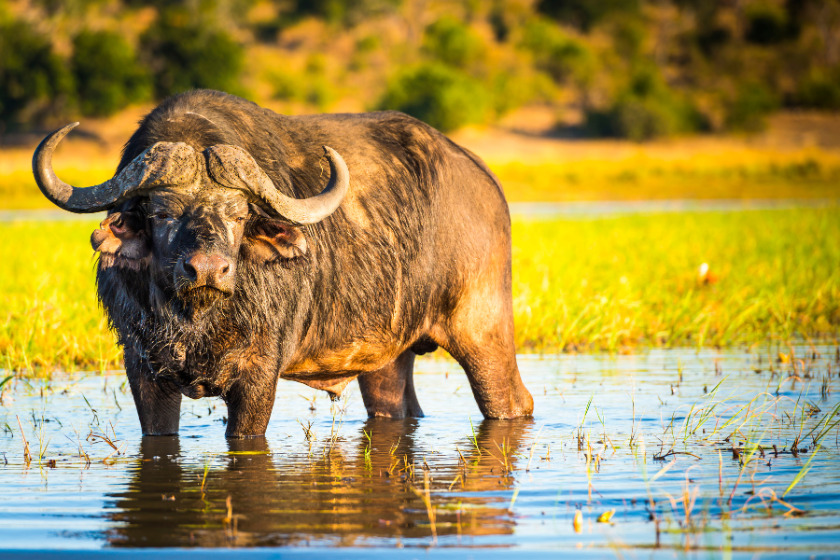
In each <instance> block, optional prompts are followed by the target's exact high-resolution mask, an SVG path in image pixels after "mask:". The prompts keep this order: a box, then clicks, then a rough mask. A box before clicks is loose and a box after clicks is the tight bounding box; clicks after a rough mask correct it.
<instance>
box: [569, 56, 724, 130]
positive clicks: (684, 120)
mask: <svg viewBox="0 0 840 560" xmlns="http://www.w3.org/2000/svg"><path fill="white" fill-rule="evenodd" d="M585 116H586V124H585V127H586V129H587V131H588V132H589V133H590V134H592V135H594V136H613V137H617V138H627V139H630V140H635V141H637V142H640V141H642V140H650V139H652V138H658V137H662V136H671V135H673V134H678V133H686V132H696V131H699V130H704V129H706V128H707V127H708V123H707V122H706V120H705V119H704V118H703V117H702V115H701V114H700V113H699V112H698V111H697V110H696V108H695V107H694V106H693V105H692V104H691V103H690V102H689V101H688V100H687V99H685V98H683V97H682V96H680V95H678V94H676V93H675V92H674V91H673V90H671V89H670V88H669V87H668V86H667V85H666V84H665V82H664V81H663V80H662V78H661V76H660V75H659V74H658V72H656V71H654V70H652V69H643V70H638V71H637V72H636V73H635V74H634V75H633V77H632V79H631V81H630V83H629V84H628V86H627V87H626V88H625V89H624V90H623V91H622V92H621V93H620V94H619V95H618V96H617V97H616V100H615V101H614V102H613V104H612V105H610V106H609V107H608V108H607V109H606V110H597V109H588V110H587V111H586V115H585Z"/></svg>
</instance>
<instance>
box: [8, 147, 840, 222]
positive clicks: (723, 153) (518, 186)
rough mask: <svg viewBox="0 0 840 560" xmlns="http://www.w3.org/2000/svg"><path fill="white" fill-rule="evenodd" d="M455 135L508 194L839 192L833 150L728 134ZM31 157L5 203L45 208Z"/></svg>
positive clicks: (84, 157) (90, 166) (105, 171)
mask: <svg viewBox="0 0 840 560" xmlns="http://www.w3.org/2000/svg"><path fill="white" fill-rule="evenodd" d="M126 136H127V134H126ZM458 140H459V141H460V142H462V143H463V144H464V145H465V146H467V147H468V148H470V149H472V150H473V151H475V152H476V153H478V154H480V155H482V157H484V158H485V159H486V160H487V162H488V163H489V165H490V166H491V168H492V169H493V170H494V171H495V172H496V174H497V175H498V176H499V178H500V180H501V182H502V185H504V188H505V194H506V196H507V198H508V200H510V201H511V202H518V201H528V202H531V201H540V202H555V201H556V202H564V201H579V200H650V199H723V198H726V199H756V198H762V199H764V198H810V199H814V198H819V199H832V200H840V152H838V151H837V150H829V149H821V148H796V149H790V148H786V149H781V148H771V147H756V146H750V145H748V144H746V143H744V142H739V141H736V140H733V139H732V138H726V137H721V138H713V139H699V140H698V139H686V140H683V141H675V142H663V143H651V144H632V143H628V142H567V141H557V140H549V139H537V140H528V139H527V138H523V137H522V136H521V135H519V136H512V135H505V134H481V135H478V136H477V137H472V136H469V135H464V137H463V138H458ZM31 158H32V149H23V148H16V149H8V150H3V151H2V152H0V206H2V208H3V209H34V208H53V206H52V205H51V204H50V202H49V201H48V200H47V199H46V198H44V197H43V195H41V192H40V191H39V190H38V188H37V187H36V186H35V183H34V180H33V179H32V170H31V163H30V161H31ZM118 159H119V147H118V144H114V145H109V146H108V147H101V146H96V145H93V144H91V143H88V142H72V141H70V142H68V145H67V146H62V148H61V149H60V150H59V152H58V153H57V154H56V157H55V162H54V166H55V169H56V172H57V173H58V175H59V176H60V177H61V178H62V179H63V180H65V181H67V182H68V183H70V184H75V185H92V184H96V183H99V182H102V181H105V180H106V179H108V178H110V177H111V176H112V175H113V173H114V170H115V169H116V166H117V161H118Z"/></svg>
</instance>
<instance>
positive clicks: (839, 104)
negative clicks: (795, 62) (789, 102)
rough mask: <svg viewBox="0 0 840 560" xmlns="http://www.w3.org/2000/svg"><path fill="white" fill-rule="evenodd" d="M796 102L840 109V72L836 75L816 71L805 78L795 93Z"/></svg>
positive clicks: (814, 106)
mask: <svg viewBox="0 0 840 560" xmlns="http://www.w3.org/2000/svg"><path fill="white" fill-rule="evenodd" d="M794 103H795V105H797V106H799V107H809V108H812V109H828V110H835V111H836V110H838V109H840V72H838V75H837V76H835V77H831V76H826V75H825V74H824V73H821V72H814V73H812V74H810V75H809V76H806V77H805V78H803V79H802V80H801V81H800V83H799V85H798V89H797V91H796V93H795V94H794Z"/></svg>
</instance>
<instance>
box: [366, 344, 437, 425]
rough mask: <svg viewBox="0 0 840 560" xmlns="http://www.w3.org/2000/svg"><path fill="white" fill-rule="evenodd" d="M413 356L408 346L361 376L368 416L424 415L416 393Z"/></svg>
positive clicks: (398, 416)
mask: <svg viewBox="0 0 840 560" xmlns="http://www.w3.org/2000/svg"><path fill="white" fill-rule="evenodd" d="M414 356H415V354H414V352H412V351H411V350H406V351H405V352H403V353H402V354H400V355H399V356H398V357H397V359H396V360H394V361H393V362H391V363H390V364H388V365H387V366H385V367H383V368H382V369H378V370H376V371H371V372H369V373H365V374H362V375H360V376H359V377H358V379H359V389H361V392H362V400H363V401H364V403H365V408H366V409H367V413H368V416H369V417H371V418H373V417H375V416H379V417H385V418H406V417H409V416H415V417H422V416H423V411H422V410H421V409H420V403H419V402H417V395H416V394H415V393H414Z"/></svg>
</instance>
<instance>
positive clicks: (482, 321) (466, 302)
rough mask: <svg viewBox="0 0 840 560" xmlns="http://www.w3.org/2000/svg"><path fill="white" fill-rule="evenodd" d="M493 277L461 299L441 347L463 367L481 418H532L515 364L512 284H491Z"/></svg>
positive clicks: (530, 401) (528, 395)
mask: <svg viewBox="0 0 840 560" xmlns="http://www.w3.org/2000/svg"><path fill="white" fill-rule="evenodd" d="M508 270H509V269H508ZM507 278H510V273H509V272H508V273H507ZM491 279H492V276H490V278H487V279H485V282H486V284H485V285H484V286H483V287H482V286H478V287H477V288H476V289H474V290H473V291H472V293H470V294H467V295H466V296H465V297H463V298H462V299H461V300H460V301H459V303H458V306H457V308H456V311H455V313H454V314H453V316H452V317H451V319H450V320H449V322H448V325H447V326H446V327H445V329H444V330H445V332H446V336H445V338H446V341H441V342H443V344H441V345H442V346H443V347H444V348H445V349H446V350H447V351H448V352H449V353H450V354H451V355H452V357H453V358H455V359H456V360H457V361H458V363H459V364H460V365H461V367H463V368H464V371H465V372H466V373H467V377H468V378H469V382H470V388H471V389H472V392H473V395H474V396H475V400H476V403H478V408H479V409H480V410H481V413H482V414H483V415H484V417H485V418H517V417H520V416H530V415H531V413H533V411H534V399H533V397H531V393H530V392H528V389H527V388H526V387H525V384H524V383H522V377H521V376H520V375H519V367H518V366H517V365H516V349H515V346H514V342H513V309H512V307H513V303H512V300H511V296H510V281H509V280H505V279H501V280H499V281H498V282H497V283H496V285H495V286H494V285H493V283H492V282H491V281H490V280H491ZM497 280H498V278H497ZM482 288H483V289H482ZM500 288H501V289H500Z"/></svg>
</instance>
